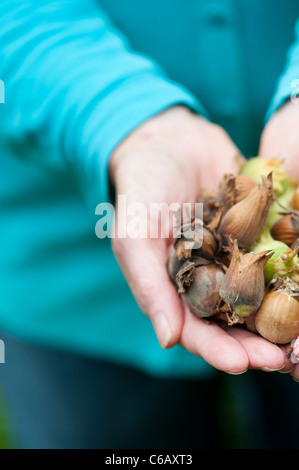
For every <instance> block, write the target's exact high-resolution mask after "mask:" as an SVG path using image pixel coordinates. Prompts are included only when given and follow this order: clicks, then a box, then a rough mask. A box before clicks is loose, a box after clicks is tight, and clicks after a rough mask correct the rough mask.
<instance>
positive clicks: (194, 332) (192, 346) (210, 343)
mask: <svg viewBox="0 0 299 470" xmlns="http://www.w3.org/2000/svg"><path fill="white" fill-rule="evenodd" d="M180 344H181V345H182V346H183V347H184V348H185V349H187V350H188V351H189V352H191V353H192V354H195V355H197V356H200V357H202V358H203V359H205V360H206V361H207V362H208V363H209V364H210V365H212V366H213V367H215V368H216V369H219V370H221V371H224V372H228V373H230V374H241V373H243V372H245V371H246V370H247V369H248V367H249V359H248V356H247V353H246V351H245V349H244V347H243V346H242V345H241V344H240V343H239V341H237V340H236V339H235V338H233V337H232V336H230V335H228V334H227V333H226V331H225V330H223V329H222V328H220V327H219V326H218V325H216V324H215V323H212V322H208V321H206V320H202V319H199V318H196V317H195V315H193V314H192V313H190V312H189V311H188V310H187V309H185V321H184V328H183V330H182V336H181V341H180Z"/></svg>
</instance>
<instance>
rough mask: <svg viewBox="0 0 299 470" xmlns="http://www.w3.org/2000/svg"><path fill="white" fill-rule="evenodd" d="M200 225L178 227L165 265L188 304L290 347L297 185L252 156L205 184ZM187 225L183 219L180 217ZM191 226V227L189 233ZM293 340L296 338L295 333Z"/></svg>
mask: <svg viewBox="0 0 299 470" xmlns="http://www.w3.org/2000/svg"><path fill="white" fill-rule="evenodd" d="M199 202H202V203H203V218H202V220H199V219H196V218H194V219H192V218H191V217H190V220H189V221H188V222H187V224H188V223H189V225H190V227H193V229H196V227H197V228H200V229H201V233H202V235H203V241H202V243H200V244H199V243H198V240H197V239H196V236H194V233H196V230H195V231H193V232H192V236H190V235H188V234H187V235H186V231H185V230H183V228H184V227H183V226H181V230H180V236H179V237H178V238H176V239H175V241H174V244H173V247H172V253H171V255H170V257H169V260H168V272H169V275H170V277H171V279H172V281H173V283H174V284H175V285H176V287H177V291H178V293H179V294H180V295H181V298H182V300H183V301H184V303H185V304H186V305H187V306H188V308H189V310H190V311H191V312H192V313H193V314H194V315H196V316H197V317H199V318H206V319H207V318H208V319H209V321H215V322H218V323H219V324H220V325H223V326H225V327H226V326H234V325H240V326H241V327H242V328H247V329H248V330H250V331H252V332H254V333H256V334H258V335H261V336H263V337H264V338H266V339H267V340H269V341H271V342H273V343H277V344H285V345H288V351H289V353H290V355H291V358H292V360H293V362H297V358H296V357H295V356H294V354H293V353H292V350H293V349H292V348H293V346H294V343H295V341H296V340H297V338H298V336H299V256H298V253H299V185H298V182H297V181H296V180H294V179H293V178H292V177H290V176H289V175H288V174H287V173H286V171H285V170H284V168H283V161H282V160H279V159H276V158H274V159H272V160H266V159H263V158H261V157H254V158H251V159H249V160H248V161H246V162H245V163H243V164H241V165H240V170H239V173H238V174H236V175H233V174H229V175H224V177H223V178H222V181H221V182H220V184H219V187H218V191H216V192H214V191H210V190H208V189H207V190H205V191H204V192H203V194H202V198H201V200H200V201H199ZM185 225H186V222H185ZM189 233H190V232H189ZM298 341H299V340H298Z"/></svg>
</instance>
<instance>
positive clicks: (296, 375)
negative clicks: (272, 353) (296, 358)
mask: <svg viewBox="0 0 299 470" xmlns="http://www.w3.org/2000/svg"><path fill="white" fill-rule="evenodd" d="M291 376H292V377H293V379H294V380H295V381H296V382H299V364H296V365H295V367H294V370H293V371H292V372H291Z"/></svg>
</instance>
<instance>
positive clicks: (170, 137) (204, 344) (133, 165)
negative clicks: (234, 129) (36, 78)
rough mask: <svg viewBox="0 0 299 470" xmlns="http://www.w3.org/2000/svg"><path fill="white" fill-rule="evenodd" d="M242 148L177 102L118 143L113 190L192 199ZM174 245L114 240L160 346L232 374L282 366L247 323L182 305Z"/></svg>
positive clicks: (231, 167)
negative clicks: (173, 267) (173, 277)
mask: <svg viewBox="0 0 299 470" xmlns="http://www.w3.org/2000/svg"><path fill="white" fill-rule="evenodd" d="M238 154H240V152H239V150H238V149H237V148H236V146H235V145H234V143H233V142H232V141H231V139H230V138H229V136H228V135H227V133H226V132H225V131H224V130H223V129H222V128H220V127H219V126H217V125H215V124H212V123H210V122H208V121H207V120H206V119H204V118H202V117H200V116H198V115H196V114H194V113H193V112H191V111H189V110H188V109H187V108H184V107H181V106H176V107H173V108H170V109H168V110H167V111H164V112H163V113H161V114H159V115H157V116H156V117H154V118H152V119H149V120H148V121H147V122H145V123H144V124H143V125H141V126H140V127H138V128H137V129H136V130H135V131H134V132H132V133H131V134H130V135H129V136H128V137H127V138H126V139H125V140H124V141H123V142H122V143H121V144H120V145H119V146H118V147H117V149H116V150H115V152H114V154H113V155H112V158H111V161H110V176H111V180H112V183H113V184H114V186H115V189H116V194H117V195H120V194H122V195H126V196H127V202H128V204H129V203H130V202H138V203H143V204H145V205H146V206H147V207H148V206H149V204H150V203H152V202H161V203H167V204H171V203H172V202H179V203H180V204H183V203H184V202H190V203H195V202H197V201H198V200H199V197H200V192H201V190H202V188H214V189H216V188H217V186H218V183H219V181H220V179H221V178H222V176H223V174H224V173H236V172H237V171H238V168H237V165H236V162H235V157H236V155H238ZM148 221H149V223H153V221H152V220H150V219H149V220H148ZM171 243H172V240H171V239H162V238H158V239H157V238H156V239H150V238H146V239H130V238H124V239H121V238H119V239H118V238H116V239H114V240H113V249H114V253H115V256H116V258H117V260H118V262H119V265H120V267H121V269H122V271H123V274H124V276H125V277H126V279H127V282H128V284H129V286H130V288H131V290H132V293H133V295H134V296H135V299H136V301H137V303H138V304H139V306H140V308H141V310H142V311H143V312H144V313H145V315H147V317H148V318H149V319H150V321H151V322H152V325H153V327H154V329H155V332H156V335H157V338H158V340H159V343H160V345H161V347H162V348H170V347H172V346H174V345H176V344H179V345H181V346H182V347H184V348H186V349H187V350H188V351H190V352H191V353H192V354H195V355H197V356H200V357H202V358H204V359H205V360H206V361H207V362H208V363H209V364H211V365H212V366H213V367H215V368H217V369H219V370H222V371H225V372H228V373H232V374H239V373H242V372H244V371H246V370H247V369H248V368H256V369H264V370H277V369H280V368H282V367H283V366H284V363H285V357H284V354H283V353H282V351H281V349H280V348H278V347H277V346H276V345H274V344H271V343H270V342H268V341H267V340H265V339H264V338H261V337H258V336H257V335H255V334H253V333H250V332H249V331H245V330H244V329H240V328H237V327H228V328H226V329H222V328H220V327H219V326H218V325H216V324H214V323H209V322H207V321H205V320H202V319H198V318H196V317H195V316H194V315H193V314H191V313H190V312H189V311H188V310H187V309H186V308H185V307H184V306H183V304H182V301H181V299H180V297H179V296H178V294H177V292H176V289H175V287H174V286H173V284H172V283H171V281H170V279H169V276H168V272H167V268H166V263H167V258H168V253H169V247H170V246H171Z"/></svg>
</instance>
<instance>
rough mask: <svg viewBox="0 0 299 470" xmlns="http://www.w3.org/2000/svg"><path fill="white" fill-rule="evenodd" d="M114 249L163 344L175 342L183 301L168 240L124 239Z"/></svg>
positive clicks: (179, 331)
mask: <svg viewBox="0 0 299 470" xmlns="http://www.w3.org/2000/svg"><path fill="white" fill-rule="evenodd" d="M113 248H114V253H115V255H116V258H117V260H118V262H119V264H120V267H121V268H122V271H123V273H124V276H125V277H126V279H127V282H128V284H129V286H130V288H131V290H132V293H133V295H134V297H135V300H136V301H137V303H138V305H139V307H140V308H141V310H142V311H143V312H144V313H145V314H146V315H147V316H148V317H149V319H150V320H151V322H152V325H153V327H154V330H155V333H156V335H157V338H158V341H159V343H160V346H161V347H162V348H168V347H171V346H173V345H175V344H176V343H177V342H178V341H179V338H180V335H181V330H182V326H183V319H184V316H183V307H182V302H181V300H180V298H179V296H178V294H177V292H176V289H175V287H174V286H173V284H172V283H171V281H170V279H169V275H168V272H167V253H168V250H167V246H166V243H165V240H161V239H156V240H149V239H136V240H132V239H123V240H117V241H115V243H114V244H113Z"/></svg>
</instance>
